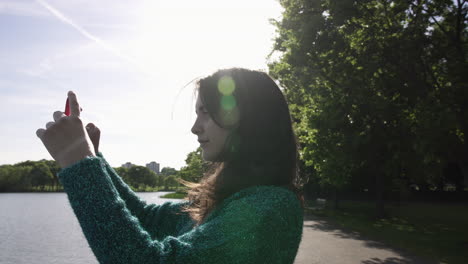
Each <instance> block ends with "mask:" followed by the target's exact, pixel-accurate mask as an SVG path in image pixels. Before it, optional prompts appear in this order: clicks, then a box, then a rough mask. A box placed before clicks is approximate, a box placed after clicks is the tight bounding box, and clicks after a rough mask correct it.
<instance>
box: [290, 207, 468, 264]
mask: <svg viewBox="0 0 468 264" xmlns="http://www.w3.org/2000/svg"><path fill="white" fill-rule="evenodd" d="M373 209H374V205H373V204H372V203H370V202H355V201H354V202H352V201H345V202H342V203H341V206H340V209H339V210H332V209H330V208H327V207H326V206H325V207H323V208H322V207H318V206H317V205H314V204H313V202H309V203H308V206H307V208H306V214H305V217H304V230H303V237H302V241H301V244H300V247H299V252H298V255H297V257H296V261H295V264H306V263H307V264H318V263H327V264H333V263H336V264H339V263H363V264H384V263H385V264H426V263H427V264H433V263H439V264H462V263H465V264H466V263H468V261H467V260H468V230H467V228H466V227H467V224H468V205H466V204H429V203H407V204H403V205H400V206H391V205H389V206H387V212H388V215H389V217H388V218H385V219H375V218H374V217H373V216H372V212H373Z"/></svg>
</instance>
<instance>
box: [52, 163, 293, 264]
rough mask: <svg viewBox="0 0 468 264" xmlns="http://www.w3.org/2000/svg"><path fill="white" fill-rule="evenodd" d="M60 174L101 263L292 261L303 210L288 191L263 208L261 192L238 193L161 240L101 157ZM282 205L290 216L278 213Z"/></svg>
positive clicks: (82, 226)
mask: <svg viewBox="0 0 468 264" xmlns="http://www.w3.org/2000/svg"><path fill="white" fill-rule="evenodd" d="M59 179H60V181H61V182H62V184H63V186H64V189H65V191H66V192H67V195H68V199H69V201H70V204H71V206H72V208H73V211H74V213H75V215H76V216H77V218H78V221H79V223H80V226H81V228H82V230H83V233H84V235H85V237H86V239H87V241H88V243H89V245H90V247H91V249H92V250H93V252H94V254H95V256H96V258H97V259H98V260H99V262H100V263H292V261H293V260H294V256H295V253H296V252H297V246H298V240H297V239H299V240H300V234H299V236H297V234H298V232H297V231H298V230H299V225H298V222H297V220H298V219H299V218H298V217H294V216H299V214H298V213H297V212H296V209H291V208H297V206H292V207H291V206H290V205H287V204H288V203H290V202H291V200H290V197H289V196H284V195H282V196H280V198H275V199H273V202H272V201H269V202H268V203H265V204H271V205H273V206H268V207H269V208H266V209H264V210H263V209H262V210H260V209H259V206H260V207H263V205H264V203H262V204H258V202H257V203H256V202H255V201H258V200H259V199H258V197H252V196H246V197H247V198H248V197H250V198H248V199H247V198H242V197H239V198H238V199H235V200H233V201H231V202H229V203H228V205H226V206H223V207H222V208H221V209H220V210H216V213H214V214H211V215H210V217H209V218H208V220H207V221H206V223H205V224H202V225H200V226H198V227H196V228H193V229H192V230H190V231H189V232H187V233H185V234H182V235H180V236H166V237H165V238H163V239H159V240H158V239H153V238H152V237H151V236H150V234H149V233H148V232H147V230H145V228H144V227H143V226H142V224H141V221H140V220H139V219H138V218H136V217H134V216H133V215H132V214H131V213H130V211H129V210H128V208H127V207H126V206H125V202H124V201H123V200H122V198H121V197H120V196H119V193H118V191H117V189H116V187H115V186H114V184H113V183H112V180H111V178H110V176H109V173H108V172H107V170H106V165H105V163H104V162H103V161H102V160H101V159H100V158H97V157H87V158H85V159H83V160H81V161H80V162H78V163H76V164H73V165H72V166H70V167H68V168H65V169H63V170H62V171H61V172H60V173H59ZM281 197H282V198H281ZM288 197H289V198H288ZM274 201H276V202H274ZM278 206H279V209H278ZM275 209H276V210H275ZM283 209H285V210H287V211H284V212H283V213H285V214H284V215H286V217H284V215H283V216H282V215H281V214H279V213H278V212H279V211H283ZM210 218H211V219H210ZM291 219H292V220H293V221H292V222H291ZM300 220H301V224H302V219H300ZM296 222H297V223H296ZM291 226H294V228H293V229H291V228H290V227H291ZM156 228H157V227H156ZM300 229H301V230H302V226H300ZM272 230H275V231H274V232H272ZM291 233H294V234H295V235H294V239H291V237H290V236H291ZM285 237H286V238H287V239H286V240H287V241H288V242H284V238H285ZM284 243H286V244H284ZM290 243H292V244H290ZM278 254H280V255H281V256H280V255H278ZM286 255H287V256H286ZM291 257H292V259H291ZM285 260H287V261H285ZM265 261H266V262H265Z"/></svg>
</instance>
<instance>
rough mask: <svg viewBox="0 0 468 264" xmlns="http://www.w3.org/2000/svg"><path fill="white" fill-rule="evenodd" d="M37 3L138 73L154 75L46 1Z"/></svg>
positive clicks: (41, 0) (42, 0)
mask: <svg viewBox="0 0 468 264" xmlns="http://www.w3.org/2000/svg"><path fill="white" fill-rule="evenodd" d="M36 2H37V3H38V4H40V5H41V6H43V7H44V8H45V9H47V10H48V11H49V12H50V13H51V14H52V15H54V16H55V17H56V18H58V19H59V20H60V21H62V22H63V23H65V24H67V25H69V26H71V27H73V28H74V29H75V30H76V31H78V32H79V33H80V34H81V35H82V36H84V37H85V38H87V39H89V40H91V41H93V42H95V43H96V44H97V45H99V46H100V47H102V48H104V49H105V50H107V51H109V52H111V53H112V54H114V55H115V56H117V57H119V58H120V59H122V60H124V61H125V62H126V63H129V64H131V65H132V66H133V67H134V68H136V69H137V70H138V71H140V72H142V73H144V74H147V75H152V74H151V73H150V72H148V71H146V70H144V69H143V68H141V67H140V66H139V65H138V63H137V62H136V61H135V60H134V59H133V58H131V57H129V56H126V55H125V54H123V53H122V52H120V51H119V50H117V49H115V48H114V47H112V46H110V45H108V44H107V43H106V42H105V41H103V40H102V39H100V38H98V37H96V36H94V35H93V34H91V33H90V32H88V31H87V30H85V29H84V28H83V27H81V26H80V25H78V24H77V23H75V22H74V21H73V20H72V19H70V18H69V17H67V16H66V15H65V14H63V13H62V12H60V11H59V10H57V9H56V8H54V7H53V6H51V5H50V4H49V3H47V2H46V1H44V0H36Z"/></svg>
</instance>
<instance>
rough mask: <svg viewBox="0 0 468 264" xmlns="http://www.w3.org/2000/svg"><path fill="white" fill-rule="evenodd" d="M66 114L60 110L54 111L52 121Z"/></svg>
mask: <svg viewBox="0 0 468 264" xmlns="http://www.w3.org/2000/svg"><path fill="white" fill-rule="evenodd" d="M64 116H66V115H65V114H64V113H63V112H62V111H55V112H54V121H55V122H57V121H58V120H59V119H60V118H62V117H64Z"/></svg>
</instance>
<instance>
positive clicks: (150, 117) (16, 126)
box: [0, 0, 282, 169]
mask: <svg viewBox="0 0 468 264" xmlns="http://www.w3.org/2000/svg"><path fill="white" fill-rule="evenodd" d="M281 11H282V8H281V6H280V4H279V3H278V1H277V0H255V1H253V0H236V1H232V0H196V1H194V0H171V1H168V0H139V1H128V0H99V1H94V0H0V164H14V163H17V162H20V161H25V160H40V159H43V158H44V159H52V157H51V156H50V155H49V153H48V152H47V150H46V149H45V147H44V145H43V144H42V142H41V141H40V139H39V138H37V137H36V130H37V129H38V128H41V127H45V124H46V123H47V122H49V121H52V120H53V118H52V113H53V112H54V111H56V110H61V111H64V107H65V100H66V96H67V91H69V90H73V91H74V92H75V93H76V94H77V97H78V101H79V102H80V104H81V106H82V108H83V112H82V118H83V119H84V120H85V122H94V123H95V124H96V125H97V126H98V127H99V128H100V129H101V131H102V135H101V144H100V150H101V151H102V152H103V154H104V156H105V157H106V159H107V161H108V162H109V163H110V164H111V165H112V166H114V167H117V166H120V165H122V164H123V163H125V162H128V161H129V162H132V163H134V164H138V165H143V166H144V165H145V164H146V163H149V162H151V161H156V162H158V163H160V164H161V168H162V167H165V166H170V167H174V168H176V169H179V168H180V167H181V166H183V165H185V161H184V160H185V158H186V156H187V154H188V153H189V152H190V151H193V150H195V149H196V148H197V147H198V142H197V141H196V137H195V136H194V135H193V134H191V133H190V128H191V126H192V123H193V120H194V117H195V114H194V113H193V112H194V109H193V107H194V103H195V99H194V98H193V92H192V91H193V85H189V86H187V87H186V88H185V89H183V87H184V86H185V85H186V84H187V83H189V82H190V81H192V80H193V79H194V78H197V77H201V76H205V75H208V74H210V73H212V72H214V71H215V70H217V69H219V68H228V67H245V68H250V69H257V70H265V71H266V70H267V66H266V63H267V59H266V57H267V55H268V54H269V53H270V51H271V49H272V46H273V38H274V36H275V29H274V27H273V26H272V25H271V24H270V23H269V21H268V20H269V19H270V18H275V19H278V18H280V16H281ZM178 94H179V95H178Z"/></svg>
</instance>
